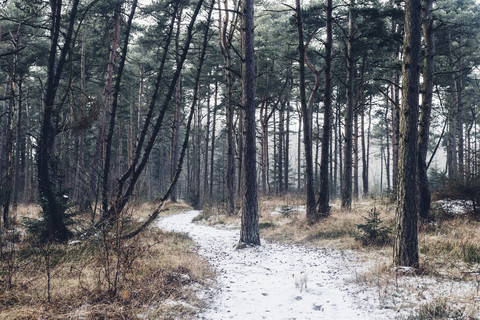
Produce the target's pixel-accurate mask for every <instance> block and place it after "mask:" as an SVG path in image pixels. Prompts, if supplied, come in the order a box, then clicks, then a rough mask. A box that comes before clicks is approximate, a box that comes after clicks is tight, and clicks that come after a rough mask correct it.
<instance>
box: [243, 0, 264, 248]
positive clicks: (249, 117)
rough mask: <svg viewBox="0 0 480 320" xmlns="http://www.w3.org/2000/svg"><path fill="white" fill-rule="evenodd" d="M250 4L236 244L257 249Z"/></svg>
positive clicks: (248, 1)
mask: <svg viewBox="0 0 480 320" xmlns="http://www.w3.org/2000/svg"><path fill="white" fill-rule="evenodd" d="M253 7H254V1H253V0H245V3H244V11H243V26H244V28H243V30H244V37H243V40H244V45H243V50H242V51H243V52H242V53H243V61H244V68H243V72H242V80H243V81H242V102H244V104H243V106H244V110H245V131H244V139H245V150H244V153H243V158H244V159H243V161H242V163H243V166H244V170H243V181H244V187H243V192H244V193H243V205H242V209H243V210H242V224H241V232H240V243H246V244H251V245H260V231H259V228H258V202H257V169H256V164H257V156H256V125H255V55H254V43H253V41H254V36H253V30H254V22H253Z"/></svg>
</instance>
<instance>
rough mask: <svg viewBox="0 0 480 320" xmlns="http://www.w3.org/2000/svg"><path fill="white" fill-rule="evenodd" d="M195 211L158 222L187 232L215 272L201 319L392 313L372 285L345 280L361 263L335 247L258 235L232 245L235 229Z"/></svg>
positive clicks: (353, 316) (385, 316)
mask: <svg viewBox="0 0 480 320" xmlns="http://www.w3.org/2000/svg"><path fill="white" fill-rule="evenodd" d="M197 214H199V212H198V211H189V212H186V213H182V214H178V215H173V216H169V217H165V218H163V219H161V220H159V222H158V226H159V227H160V228H161V229H163V230H167V231H177V232H186V233H188V234H189V235H190V237H191V238H192V239H193V240H194V241H195V242H196V244H197V245H198V248H199V249H198V250H199V253H200V254H201V255H202V256H204V257H206V259H207V260H208V261H209V263H210V264H211V265H212V266H213V268H214V269H215V271H216V273H217V281H218V286H219V288H218V289H217V291H216V292H215V294H214V296H213V297H212V301H211V303H209V306H208V307H207V309H206V310H205V311H204V312H203V313H202V314H201V315H200V316H199V318H200V319H208V320H210V319H212V320H213V319H221V320H224V319H240V320H243V319H245V320H255V319H272V320H273V319H274V320H278V319H298V320H300V319H302V320H303V319H305V320H306V319H335V320H341V319H345V320H347V319H348V320H352V319H394V318H395V312H394V311H393V310H388V309H382V308H380V307H379V306H378V303H375V300H376V299H375V297H374V296H375V291H374V290H367V291H365V290H362V289H361V288H359V287H358V286H357V285H355V284H354V283H352V281H349V280H351V279H354V278H355V276H356V268H358V267H361V266H359V265H358V263H355V261H354V260H353V258H352V257H350V256H346V255H344V254H342V253H341V252H339V251H332V250H325V249H314V248H307V247H302V246H291V245H281V244H277V243H269V242H266V241H263V243H262V246H259V247H255V248H246V249H242V250H235V249H234V247H235V245H236V244H237V243H238V239H239V230H238V229H231V228H230V229H228V228H226V227H224V226H223V227H210V226H203V225H199V224H194V223H192V218H194V217H195V216H196V215H197ZM302 269H306V271H307V273H308V289H306V290H304V291H303V292H300V290H299V289H297V288H295V285H294V280H293V278H292V274H293V273H295V272H298V271H301V270H302Z"/></svg>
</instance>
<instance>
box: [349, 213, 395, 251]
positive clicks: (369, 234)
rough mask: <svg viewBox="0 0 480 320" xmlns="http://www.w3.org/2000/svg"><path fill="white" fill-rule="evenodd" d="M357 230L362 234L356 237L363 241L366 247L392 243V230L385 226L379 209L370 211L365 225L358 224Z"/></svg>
mask: <svg viewBox="0 0 480 320" xmlns="http://www.w3.org/2000/svg"><path fill="white" fill-rule="evenodd" d="M357 229H358V230H359V231H360V234H359V235H357V236H356V240H359V241H361V242H362V244H363V245H365V246H368V245H384V244H387V243H389V242H390V234H391V233H392V229H391V228H389V227H387V226H384V225H383V220H382V218H381V217H380V212H378V210H377V208H373V209H371V210H369V211H368V216H367V217H365V223H364V224H358V225H357Z"/></svg>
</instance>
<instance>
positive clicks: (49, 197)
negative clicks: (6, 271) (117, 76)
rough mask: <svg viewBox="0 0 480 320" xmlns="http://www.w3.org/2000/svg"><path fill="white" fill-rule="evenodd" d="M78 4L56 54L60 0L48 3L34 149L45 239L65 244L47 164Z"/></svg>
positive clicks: (65, 232)
mask: <svg viewBox="0 0 480 320" xmlns="http://www.w3.org/2000/svg"><path fill="white" fill-rule="evenodd" d="M78 3H79V0H74V1H73V3H72V9H71V11H70V14H69V19H68V27H67V30H66V32H65V33H64V34H65V36H64V39H63V41H61V42H62V43H63V45H62V46H61V49H60V52H59V53H58V52H57V47H58V45H59V37H60V34H62V32H61V30H60V26H61V17H62V14H61V13H62V12H61V11H62V1H61V0H53V1H50V9H51V16H50V19H51V21H50V49H49V53H48V63H47V83H46V87H45V98H44V109H43V119H42V120H41V124H40V126H41V129H40V135H39V141H38V148H37V166H38V191H39V197H40V204H41V206H42V209H43V214H44V216H45V217H44V218H45V221H46V222H47V232H46V234H45V236H46V237H48V240H56V241H66V240H68V239H69V238H70V237H71V232H70V231H69V230H68V229H67V227H66V225H65V222H64V210H65V208H64V207H63V204H62V203H61V201H63V200H60V199H59V198H58V196H57V195H56V194H55V191H54V190H55V186H54V185H53V183H52V181H54V177H52V173H51V167H50V165H51V163H52V162H53V161H55V160H54V159H55V156H54V147H55V137H56V134H57V128H55V125H54V119H55V117H56V116H57V114H58V112H59V111H58V110H57V109H56V107H55V97H56V94H57V89H58V85H59V82H60V79H61V73H62V71H63V66H64V64H65V58H66V55H67V52H68V51H69V50H70V43H71V40H72V35H73V29H74V25H75V18H76V15H77V8H78ZM57 55H58V59H57Z"/></svg>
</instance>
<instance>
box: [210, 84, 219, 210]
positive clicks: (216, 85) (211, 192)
mask: <svg viewBox="0 0 480 320" xmlns="http://www.w3.org/2000/svg"><path fill="white" fill-rule="evenodd" d="M217 97H218V81H216V80H215V98H214V99H215V105H214V107H213V120H212V121H213V127H212V151H211V152H210V197H209V198H210V202H211V201H212V200H213V171H214V161H213V160H214V156H215V129H216V124H217V107H218V104H217Z"/></svg>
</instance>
